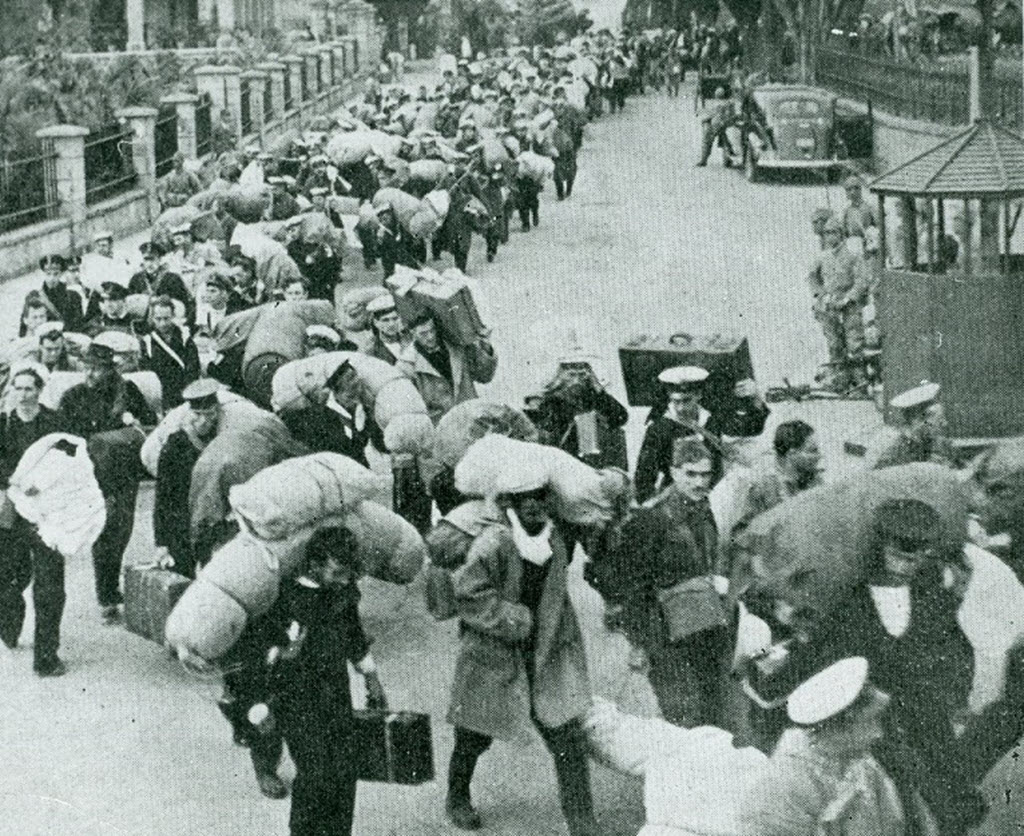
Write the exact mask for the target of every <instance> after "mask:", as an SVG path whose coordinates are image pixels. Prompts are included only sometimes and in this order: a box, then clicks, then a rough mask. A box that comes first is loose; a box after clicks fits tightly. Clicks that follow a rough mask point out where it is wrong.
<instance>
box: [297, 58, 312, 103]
mask: <svg viewBox="0 0 1024 836" xmlns="http://www.w3.org/2000/svg"><path fill="white" fill-rule="evenodd" d="M299 76H300V78H301V79H302V90H300V91H299V101H300V102H308V101H309V94H310V89H309V65H308V64H307V63H306V62H305V61H303V62H302V66H301V72H300V73H299Z"/></svg>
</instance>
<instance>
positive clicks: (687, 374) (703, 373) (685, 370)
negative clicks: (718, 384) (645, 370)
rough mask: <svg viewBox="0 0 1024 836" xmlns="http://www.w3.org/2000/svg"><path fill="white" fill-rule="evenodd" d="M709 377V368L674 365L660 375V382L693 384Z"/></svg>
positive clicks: (677, 384)
mask: <svg viewBox="0 0 1024 836" xmlns="http://www.w3.org/2000/svg"><path fill="white" fill-rule="evenodd" d="M707 379H708V370H707V369H702V368H701V367H700V366H673V367H672V368H671V369H665V370H664V371H663V372H661V374H659V375H658V382H659V383H664V384H665V385H666V386H693V385H694V384H696V383H703V382H704V381H705V380H707Z"/></svg>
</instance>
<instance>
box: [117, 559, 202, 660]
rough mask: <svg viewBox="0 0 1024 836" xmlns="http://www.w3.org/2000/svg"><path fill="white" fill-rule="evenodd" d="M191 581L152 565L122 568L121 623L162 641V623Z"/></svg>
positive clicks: (159, 641)
mask: <svg viewBox="0 0 1024 836" xmlns="http://www.w3.org/2000/svg"><path fill="white" fill-rule="evenodd" d="M190 583H191V581H190V580H189V579H188V578H186V577H185V576H184V575H179V574H178V573H177V572H171V571H170V570H168V569H158V568H157V567H156V566H154V565H152V564H146V565H136V566H128V567H126V568H125V570H124V623H125V626H126V627H127V628H128V629H129V630H130V631H131V632H133V633H135V634H136V635H138V636H142V637H143V638H146V639H149V640H150V641H154V642H156V643H157V644H164V625H165V624H166V623H167V616H169V615H170V614H171V610H173V609H174V605H175V604H177V603H178V599H179V598H181V596H182V593H184V592H185V590H186V589H187V588H188V585H189V584H190Z"/></svg>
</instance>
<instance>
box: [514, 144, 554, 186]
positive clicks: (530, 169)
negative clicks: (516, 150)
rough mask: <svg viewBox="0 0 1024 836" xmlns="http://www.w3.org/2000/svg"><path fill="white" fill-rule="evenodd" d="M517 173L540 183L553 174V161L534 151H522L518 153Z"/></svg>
mask: <svg viewBox="0 0 1024 836" xmlns="http://www.w3.org/2000/svg"><path fill="white" fill-rule="evenodd" d="M519 173H520V174H521V175H522V176H524V177H529V178H530V179H531V180H533V181H534V182H535V183H537V185H541V184H542V183H543V182H544V181H545V180H550V179H551V178H552V177H554V176H555V161H554V160H553V159H551V157H545V156H544V155H543V154H538V153H536V152H534V151H523V153H522V154H520V155H519Z"/></svg>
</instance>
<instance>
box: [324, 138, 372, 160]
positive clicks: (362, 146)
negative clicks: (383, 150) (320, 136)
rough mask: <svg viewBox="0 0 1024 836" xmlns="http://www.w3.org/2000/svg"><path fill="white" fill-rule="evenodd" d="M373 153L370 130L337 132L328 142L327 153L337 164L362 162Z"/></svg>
mask: <svg viewBox="0 0 1024 836" xmlns="http://www.w3.org/2000/svg"><path fill="white" fill-rule="evenodd" d="M371 153H373V143H372V142H371V137H370V133H369V131H349V132H348V133H341V134H336V135H335V136H333V137H331V139H330V140H329V141H328V143H327V148H326V154H327V156H328V158H330V160H331V162H333V163H334V164H335V165H337V166H343V165H352V164H353V163H361V162H362V161H363V160H365V159H366V158H367V157H368V156H369V155H370V154H371Z"/></svg>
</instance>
